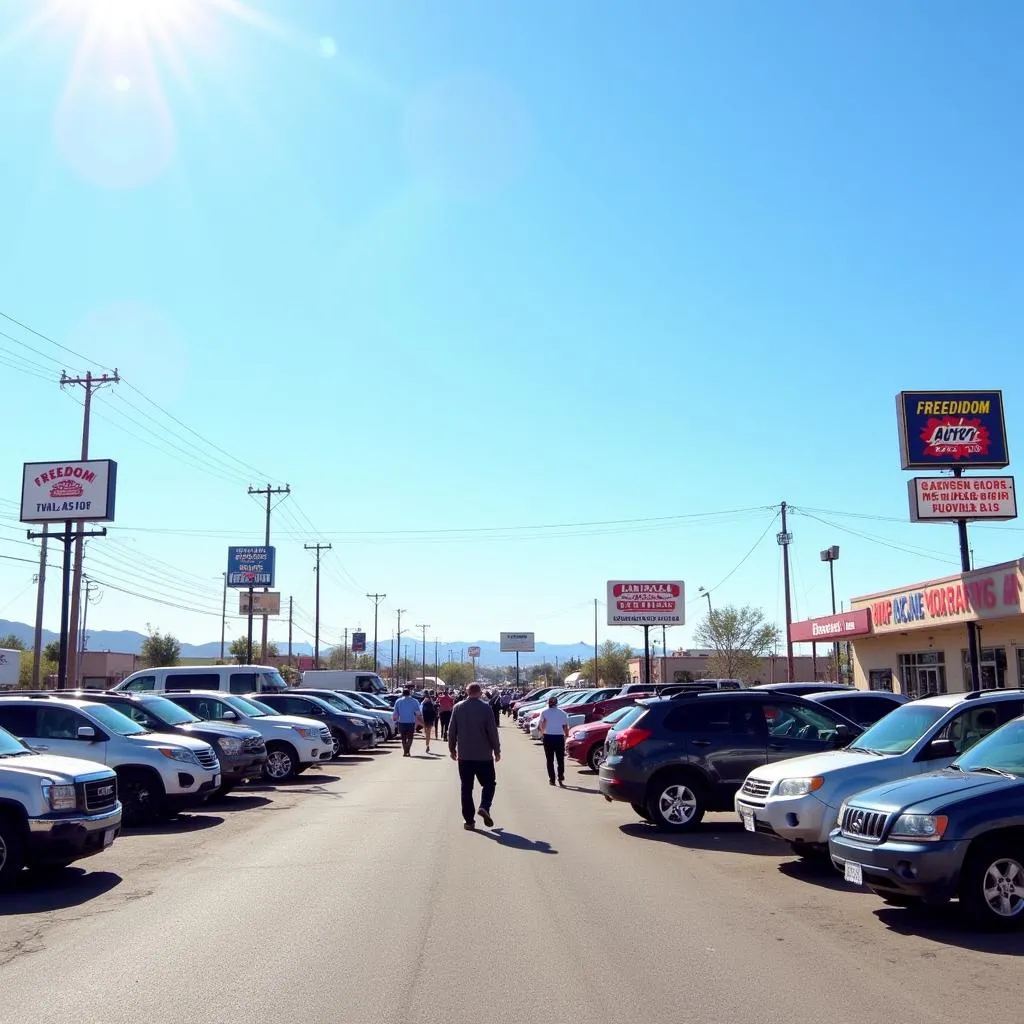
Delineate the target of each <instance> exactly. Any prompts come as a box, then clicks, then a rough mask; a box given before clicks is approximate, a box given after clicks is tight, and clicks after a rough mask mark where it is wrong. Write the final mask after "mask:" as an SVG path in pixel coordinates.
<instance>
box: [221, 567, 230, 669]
mask: <svg viewBox="0 0 1024 1024" xmlns="http://www.w3.org/2000/svg"><path fill="white" fill-rule="evenodd" d="M221 575H222V576H223V577H224V598H223V600H222V601H221V606H220V660H221V661H223V660H224V634H225V632H226V631H227V624H228V574H227V573H226V572H223V573H221Z"/></svg>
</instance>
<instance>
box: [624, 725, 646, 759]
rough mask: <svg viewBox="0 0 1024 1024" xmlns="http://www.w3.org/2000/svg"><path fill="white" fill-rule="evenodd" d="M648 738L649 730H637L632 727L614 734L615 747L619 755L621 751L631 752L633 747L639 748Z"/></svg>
mask: <svg viewBox="0 0 1024 1024" xmlns="http://www.w3.org/2000/svg"><path fill="white" fill-rule="evenodd" d="M650 737H651V730H650V729H637V728H635V727H634V726H630V727H629V728H627V729H623V730H622V731H621V732H619V733H617V734H616V736H615V746H616V747H617V748H618V750H619V752H620V753H621V752H622V751H623V750H631V749H632V748H633V747H636V746H639V745H640V744H641V743H643V741H644V740H646V739H650Z"/></svg>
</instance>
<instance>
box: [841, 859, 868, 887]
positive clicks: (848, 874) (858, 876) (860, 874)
mask: <svg viewBox="0 0 1024 1024" xmlns="http://www.w3.org/2000/svg"><path fill="white" fill-rule="evenodd" d="M843 878H845V879H846V881H847V882H852V883H853V884H854V885H863V884H864V869H863V868H862V867H861V866H860V865H859V864H854V863H853V862H852V861H849V860H848V861H847V862H846V866H845V868H844V869H843Z"/></svg>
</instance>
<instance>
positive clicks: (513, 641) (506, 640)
mask: <svg viewBox="0 0 1024 1024" xmlns="http://www.w3.org/2000/svg"><path fill="white" fill-rule="evenodd" d="M501 649H502V650H503V651H520V652H521V653H531V652H532V651H533V650H534V639H533V633H502V634H501Z"/></svg>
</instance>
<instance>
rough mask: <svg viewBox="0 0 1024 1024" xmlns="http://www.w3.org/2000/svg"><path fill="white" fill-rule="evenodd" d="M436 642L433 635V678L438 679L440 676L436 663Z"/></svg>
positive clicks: (438, 666) (436, 639)
mask: <svg viewBox="0 0 1024 1024" xmlns="http://www.w3.org/2000/svg"><path fill="white" fill-rule="evenodd" d="M437 644H438V638H437V637H436V636H435V637H434V678H435V679H440V678H441V677H440V665H438V663H437Z"/></svg>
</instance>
